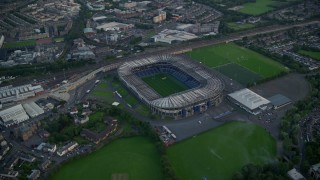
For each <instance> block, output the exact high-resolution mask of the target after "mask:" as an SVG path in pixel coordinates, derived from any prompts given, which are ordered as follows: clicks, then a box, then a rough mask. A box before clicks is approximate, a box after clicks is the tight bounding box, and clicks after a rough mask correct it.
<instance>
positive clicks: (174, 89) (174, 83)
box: [142, 73, 188, 97]
mask: <svg viewBox="0 0 320 180" xmlns="http://www.w3.org/2000/svg"><path fill="white" fill-rule="evenodd" d="M142 80H143V81H144V82H145V83H147V84H148V85H149V86H150V87H151V88H153V89H154V90H155V91H156V92H157V93H159V94H160V95H161V96H163V97H166V96H169V95H171V94H174V93H178V92H181V91H184V90H187V89H188V87H187V86H186V85H184V84H183V83H181V82H180V81H178V80H176V79H175V78H174V77H172V76H171V75H169V74H163V73H161V74H156V75H154V76H148V77H143V78H142Z"/></svg>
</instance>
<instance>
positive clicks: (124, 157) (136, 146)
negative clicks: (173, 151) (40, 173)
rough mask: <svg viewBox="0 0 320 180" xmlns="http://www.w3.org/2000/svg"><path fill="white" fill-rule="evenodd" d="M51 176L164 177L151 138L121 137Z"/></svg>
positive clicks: (66, 178)
mask: <svg viewBox="0 0 320 180" xmlns="http://www.w3.org/2000/svg"><path fill="white" fill-rule="evenodd" d="M51 179H53V180H55V179H56V180H70V179H77V180H82V179H83V180H88V179H89V180H90V179H92V180H93V179H94V180H99V179H101V180H105V179H115V180H116V179H121V180H129V179H130V180H150V179H153V180H157V179H162V173H161V167H160V157H159V155H158V152H157V150H156V148H155V146H154V145H153V144H152V143H151V141H150V140H149V139H147V138H143V137H134V138H126V139H119V140H116V141H114V142H112V143H110V144H107V145H106V146H104V147H103V148H102V149H100V150H98V151H96V152H94V153H93V154H90V155H88V156H86V157H83V158H80V159H77V160H73V161H71V162H69V163H67V164H65V165H63V166H62V167H61V169H60V170H59V171H58V172H57V173H55V174H53V176H52V177H51Z"/></svg>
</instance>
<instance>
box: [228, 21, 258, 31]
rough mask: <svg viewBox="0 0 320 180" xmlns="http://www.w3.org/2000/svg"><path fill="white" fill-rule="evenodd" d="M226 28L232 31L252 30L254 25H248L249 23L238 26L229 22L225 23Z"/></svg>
mask: <svg viewBox="0 0 320 180" xmlns="http://www.w3.org/2000/svg"><path fill="white" fill-rule="evenodd" d="M227 25H228V27H229V28H231V29H233V30H236V31H237V30H243V29H250V28H254V27H255V25H254V24H249V23H245V24H238V23H235V22H231V23H227Z"/></svg>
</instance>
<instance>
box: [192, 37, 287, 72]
mask: <svg viewBox="0 0 320 180" xmlns="http://www.w3.org/2000/svg"><path fill="white" fill-rule="evenodd" d="M187 54H188V55H189V56H191V57H192V58H193V59H195V60H197V61H199V62H200V63H203V64H205V65H207V66H209V67H211V68H215V67H218V66H222V65H226V64H230V63H235V64H238V65H240V66H242V67H243V68H246V69H248V70H250V71H252V72H253V73H255V74H258V75H260V76H262V77H263V78H269V77H273V76H276V75H278V74H280V73H281V72H285V71H288V70H287V69H286V68H285V67H284V66H283V65H281V64H280V63H278V62H276V61H273V60H272V59H270V58H268V57H266V56H263V55H261V54H259V53H257V52H254V51H252V50H250V49H247V48H244V47H241V46H238V45H236V44H234V43H227V44H226V43H224V44H218V45H215V46H208V47H204V48H199V49H194V50H192V51H190V52H188V53H187ZM240 73H241V72H239V73H238V74H240ZM227 76H228V75H227Z"/></svg>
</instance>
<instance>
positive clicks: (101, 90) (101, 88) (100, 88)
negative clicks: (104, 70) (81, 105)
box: [90, 81, 115, 104]
mask: <svg viewBox="0 0 320 180" xmlns="http://www.w3.org/2000/svg"><path fill="white" fill-rule="evenodd" d="M90 96H91V97H93V98H98V99H102V100H104V101H106V102H107V103H110V104H111V103H113V102H114V101H115V97H114V96H115V95H114V93H113V92H112V90H110V89H109V88H108V84H107V82H104V81H102V82H100V83H99V84H98V85H97V87H95V88H94V90H92V91H91V93H90Z"/></svg>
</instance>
